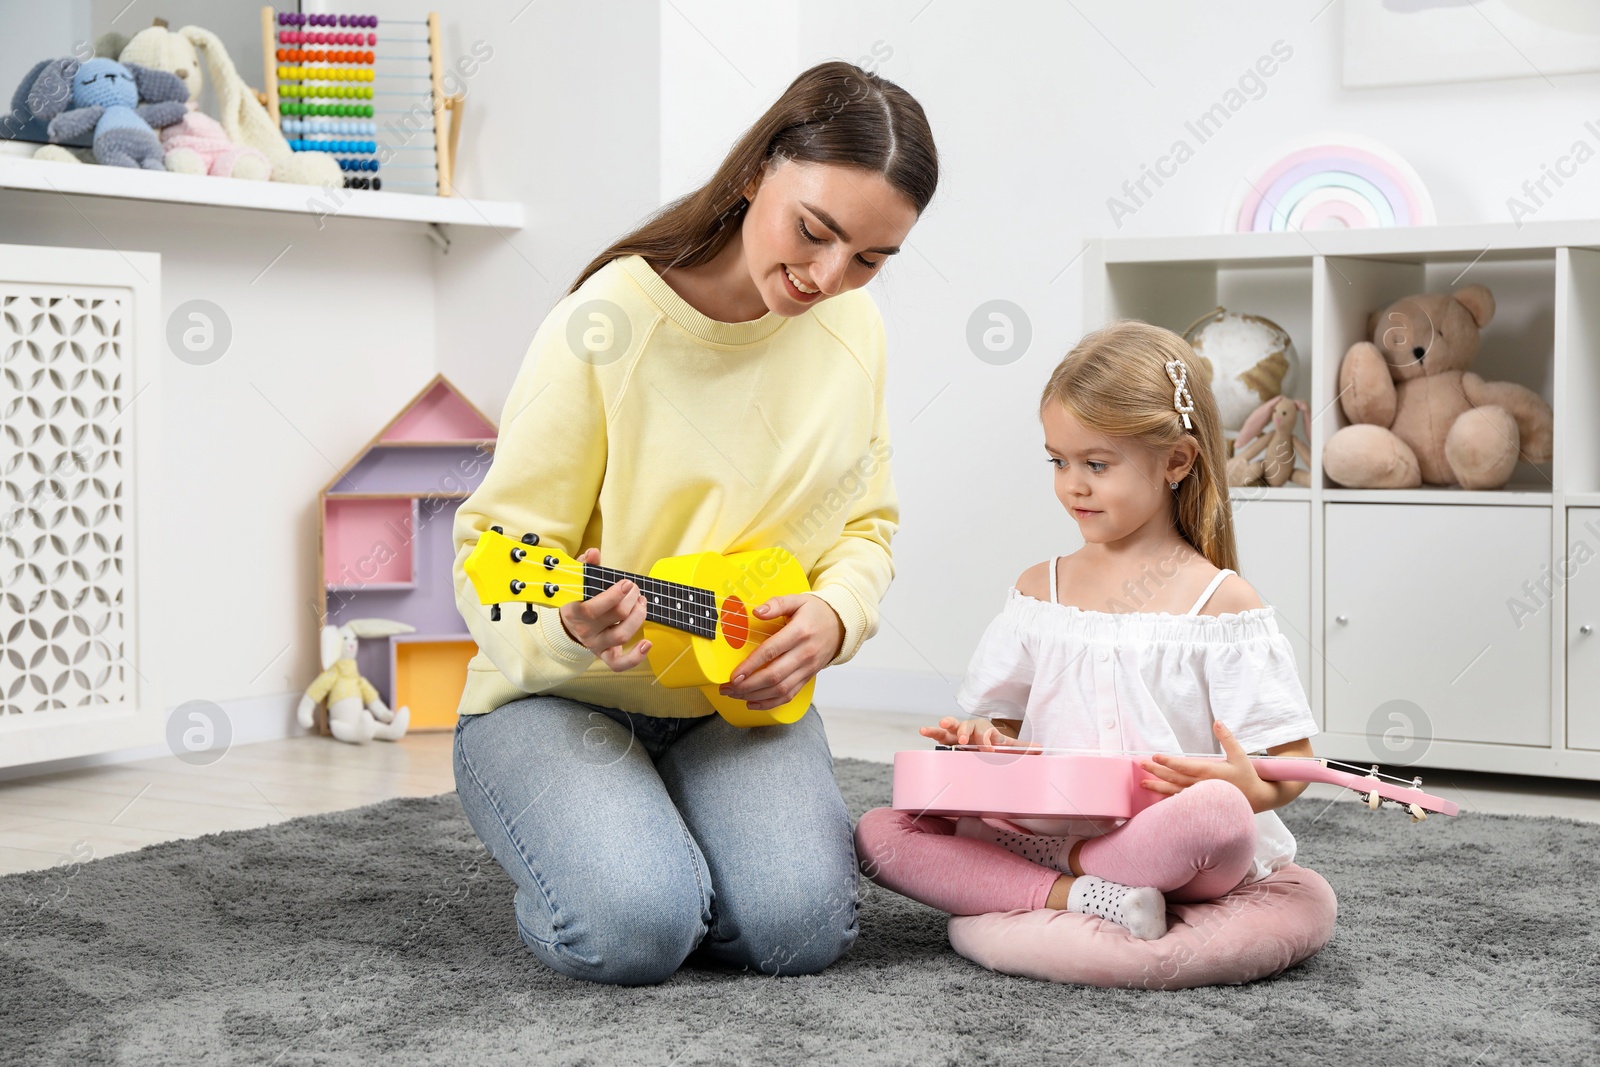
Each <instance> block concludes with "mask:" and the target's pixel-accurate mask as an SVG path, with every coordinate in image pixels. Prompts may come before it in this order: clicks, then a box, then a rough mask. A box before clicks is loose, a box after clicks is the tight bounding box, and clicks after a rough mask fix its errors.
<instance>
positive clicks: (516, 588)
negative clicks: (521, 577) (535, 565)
mask: <svg viewBox="0 0 1600 1067" xmlns="http://www.w3.org/2000/svg"><path fill="white" fill-rule="evenodd" d="M526 588H528V583H527V582H519V581H517V579H515V578H513V579H511V595H512V596H516V595H517V594H518V593H520V592H522V591H523V590H524V589H526Z"/></svg>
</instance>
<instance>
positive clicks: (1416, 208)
mask: <svg viewBox="0 0 1600 1067" xmlns="http://www.w3.org/2000/svg"><path fill="white" fill-rule="evenodd" d="M1435 221H1437V220H1436V217H1435V215H1434V211H1433V199H1432V198H1431V197H1430V196H1429V195H1428V190H1427V187H1426V186H1424V185H1423V184H1422V179H1421V177H1419V176H1418V174H1417V172H1416V171H1415V170H1414V169H1412V167H1411V165H1410V164H1409V163H1407V162H1406V161H1405V160H1404V159H1402V158H1400V156H1399V155H1398V154H1397V153H1395V152H1394V151H1393V150H1392V149H1390V148H1389V147H1388V146H1386V145H1383V144H1380V143H1379V142H1377V141H1374V140H1371V139H1370V138H1366V137H1359V136H1356V135H1352V134H1339V135H1324V136H1320V137H1314V138H1305V139H1302V140H1300V141H1297V142H1294V143H1293V144H1292V145H1290V146H1289V148H1288V149H1287V150H1286V151H1282V152H1281V153H1280V154H1279V155H1278V156H1277V157H1276V158H1275V159H1274V160H1273V161H1272V162H1271V163H1268V164H1267V165H1266V166H1263V167H1258V168H1256V169H1255V170H1254V171H1252V172H1251V173H1250V174H1248V175H1247V176H1246V181H1244V182H1242V183H1241V184H1240V187H1239V189H1238V191H1237V192H1235V193H1234V196H1233V199H1232V200H1231V201H1230V202H1229V204H1228V212H1227V215H1226V217H1225V220H1224V222H1223V229H1224V230H1229V231H1235V232H1239V233H1250V232H1266V231H1273V230H1354V229H1368V228H1371V227H1375V226H1431V225H1433V224H1434V222H1435Z"/></svg>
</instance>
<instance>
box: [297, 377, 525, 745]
mask: <svg viewBox="0 0 1600 1067" xmlns="http://www.w3.org/2000/svg"><path fill="white" fill-rule="evenodd" d="M496 434H497V431H496V429H495V425H494V422H493V421H492V420H490V419H489V417H488V416H487V415H485V414H484V413H483V412H481V411H479V410H478V409H477V408H476V407H475V406H474V405H473V404H472V402H471V401H470V400H468V399H467V398H466V397H465V396H463V395H462V394H461V392H460V390H458V389H457V388H456V387H455V386H454V385H452V384H451V383H450V381H449V380H448V379H446V378H445V376H444V375H442V374H440V375H436V376H435V377H434V378H433V380H432V381H430V382H429V383H428V384H427V385H426V386H425V387H424V388H423V389H422V391H421V392H420V393H418V394H417V395H416V396H415V397H413V398H412V400H411V402H410V403H408V404H406V406H405V407H404V408H402V409H401V410H400V413H399V414H397V415H396V416H395V417H394V418H392V419H390V420H389V423H388V425H386V426H385V427H384V428H383V429H381V430H379V431H378V433H377V435H376V436H375V437H373V438H372V440H371V441H369V442H368V443H367V445H366V446H365V447H364V448H362V449H361V451H359V452H357V453H356V455H355V456H354V457H353V458H352V459H351V460H350V462H349V463H346V464H345V465H344V468H343V469H341V470H340V471H339V473H338V474H336V475H334V477H333V479H332V480H331V481H329V482H328V484H327V485H325V486H323V488H322V492H321V493H320V494H319V495H318V516H319V519H318V525H319V540H320V552H319V558H318V566H317V575H318V580H319V587H320V591H319V596H320V600H321V605H322V612H321V614H322V619H323V621H324V622H326V623H329V624H331V625H334V626H338V625H341V624H342V623H344V622H345V621H346V620H349V619H355V618H384V619H393V620H395V621H397V622H404V623H409V624H410V625H412V626H414V627H416V632H414V633H406V634H395V635H393V636H391V637H389V638H388V639H387V640H386V641H369V642H364V643H363V644H362V646H361V649H360V652H359V653H358V654H357V665H358V666H359V667H360V669H361V674H362V676H363V677H365V678H367V679H368V680H369V681H371V682H372V684H373V685H374V686H376V687H377V690H378V692H379V694H380V695H381V696H382V697H383V698H384V699H385V700H386V701H388V703H389V706H390V707H400V706H401V705H406V706H408V707H410V709H411V729H412V730H445V729H451V728H453V727H454V726H455V723H456V703H457V701H458V700H459V699H460V696H461V689H462V686H463V685H464V684H465V682H466V677H467V661H468V660H469V659H471V658H472V656H473V654H474V653H475V652H477V645H476V644H475V643H474V642H473V640H472V638H471V636H469V635H468V633H467V631H466V627H465V626H464V625H463V624H462V622H461V617H460V615H459V614H458V613H457V611H456V606H455V590H454V586H453V583H452V580H451V574H450V568H451V563H452V561H453V558H454V551H453V545H452V541H451V536H450V532H451V526H452V525H453V523H454V520H455V514H456V508H457V507H458V506H459V505H460V503H461V501H462V500H464V499H466V497H467V496H468V494H470V493H471V492H472V490H473V489H475V488H477V486H478V483H479V482H481V481H482V480H483V476H484V474H485V472H487V471H488V469H489V462H490V460H491V459H492V457H493V450H494V442H495V437H496ZM317 727H318V731H319V732H320V733H322V734H324V735H326V734H327V733H328V728H327V717H326V712H324V711H320V710H319V712H318V716H317Z"/></svg>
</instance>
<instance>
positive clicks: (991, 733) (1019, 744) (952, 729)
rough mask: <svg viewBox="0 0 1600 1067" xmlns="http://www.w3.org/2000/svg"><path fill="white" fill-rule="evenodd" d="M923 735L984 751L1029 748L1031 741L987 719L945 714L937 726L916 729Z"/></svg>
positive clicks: (943, 743)
mask: <svg viewBox="0 0 1600 1067" xmlns="http://www.w3.org/2000/svg"><path fill="white" fill-rule="evenodd" d="M917 732H918V733H920V734H921V735H922V736H923V737H931V738H932V739H933V740H934V741H936V742H937V743H939V744H941V745H979V746H981V748H982V750H983V751H985V752H989V751H993V750H994V749H997V748H1007V749H1013V748H1024V749H1026V748H1031V747H1033V746H1032V744H1031V742H1027V741H1019V740H1018V739H1016V738H1015V737H1012V736H1011V735H1010V734H1008V733H1006V732H1005V731H1004V730H1002V729H1000V727H998V726H996V725H995V724H994V723H992V722H990V721H989V720H988V719H984V718H976V719H957V718H956V717H955V716H953V715H946V716H945V717H944V718H942V719H940V720H939V725H937V726H923V727H920V728H919V729H918V730H917Z"/></svg>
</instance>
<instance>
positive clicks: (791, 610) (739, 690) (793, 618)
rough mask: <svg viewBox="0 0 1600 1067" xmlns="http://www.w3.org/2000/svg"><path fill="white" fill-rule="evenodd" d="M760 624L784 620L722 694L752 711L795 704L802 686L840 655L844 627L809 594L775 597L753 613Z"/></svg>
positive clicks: (821, 600) (722, 689)
mask: <svg viewBox="0 0 1600 1067" xmlns="http://www.w3.org/2000/svg"><path fill="white" fill-rule="evenodd" d="M755 614H756V617H757V618H759V619H764V620H766V619H777V618H786V619H787V620H788V621H787V622H785V623H784V624H783V628H782V629H780V630H779V631H778V632H777V633H775V634H773V635H772V636H771V637H769V638H767V639H766V640H765V641H763V642H761V644H760V645H759V646H757V647H756V650H755V651H754V652H752V653H750V655H749V656H747V657H745V661H744V662H743V663H741V664H739V666H737V667H735V668H734V670H733V677H732V678H731V679H730V680H729V681H727V682H725V683H723V685H722V687H721V689H720V690H719V691H720V692H721V693H722V695H723V696H726V697H733V698H734V699H735V700H742V701H744V702H745V704H746V705H748V706H749V708H750V710H751V711H768V710H770V709H772V708H777V707H782V706H783V705H784V704H787V703H789V701H791V700H793V699H794V695H795V694H796V693H798V692H800V687H801V686H803V685H805V684H806V682H808V681H810V680H811V679H812V677H814V676H815V675H816V673H817V672H818V671H820V670H822V668H824V667H826V666H827V665H828V664H829V663H832V662H833V658H834V657H835V656H837V655H838V654H839V649H840V648H842V647H843V646H844V623H843V622H841V621H840V619H839V616H838V613H836V612H835V611H834V610H833V608H832V607H830V606H829V605H828V602H827V601H826V600H823V599H822V598H821V597H819V596H814V595H812V594H810V593H796V594H792V595H790V596H775V597H773V598H772V599H771V600H769V601H767V602H766V603H764V604H759V605H757V606H756V608H755Z"/></svg>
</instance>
